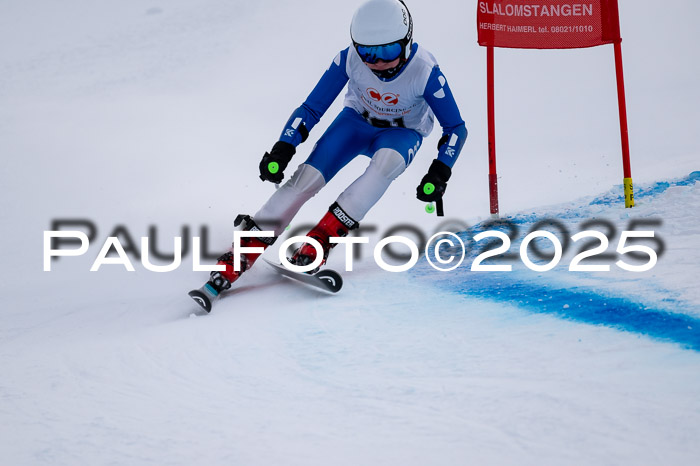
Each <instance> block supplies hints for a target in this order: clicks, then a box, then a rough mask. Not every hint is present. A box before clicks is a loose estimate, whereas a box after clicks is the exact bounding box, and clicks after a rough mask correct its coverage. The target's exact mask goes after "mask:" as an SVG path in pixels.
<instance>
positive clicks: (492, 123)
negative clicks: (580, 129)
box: [486, 46, 498, 217]
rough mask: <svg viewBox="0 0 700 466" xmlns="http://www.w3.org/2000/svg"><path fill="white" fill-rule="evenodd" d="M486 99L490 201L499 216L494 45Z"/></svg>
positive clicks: (493, 212) (489, 50) (488, 49)
mask: <svg viewBox="0 0 700 466" xmlns="http://www.w3.org/2000/svg"><path fill="white" fill-rule="evenodd" d="M486 87H487V89H486V99H487V107H488V131H489V139H488V145H489V147H488V151H489V203H490V207H491V216H492V217H498V175H497V174H496V117H495V104H494V71H493V47H491V46H489V47H486Z"/></svg>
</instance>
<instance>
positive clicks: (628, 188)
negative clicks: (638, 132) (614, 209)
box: [613, 40, 634, 207]
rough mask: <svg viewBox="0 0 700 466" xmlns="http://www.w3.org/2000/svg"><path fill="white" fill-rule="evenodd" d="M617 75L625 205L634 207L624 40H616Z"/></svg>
mask: <svg viewBox="0 0 700 466" xmlns="http://www.w3.org/2000/svg"><path fill="white" fill-rule="evenodd" d="M613 45H614V48H615V75H616V78H617V106H618V108H619V111H620V140H621V142H622V172H623V176H624V178H623V185H624V190H625V207H634V188H633V183H632V168H631V164H630V143H629V135H628V130H627V104H626V101H625V77H624V75H623V72H622V41H619V40H618V41H617V42H615V44H613Z"/></svg>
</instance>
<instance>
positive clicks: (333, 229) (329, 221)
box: [289, 202, 359, 274]
mask: <svg viewBox="0 0 700 466" xmlns="http://www.w3.org/2000/svg"><path fill="white" fill-rule="evenodd" d="M358 226H359V223H358V222H356V221H355V220H353V219H352V218H351V217H350V216H349V215H348V214H346V213H345V211H344V210H343V209H342V207H340V205H338V203H337V202H335V203H334V204H333V205H332V206H330V208H329V209H328V212H327V213H326V215H324V216H323V218H322V219H321V221H320V222H318V225H316V226H315V227H313V228H312V229H311V231H309V232H308V233H307V234H306V236H307V237H309V238H313V239H315V240H316V241H318V242H319V243H321V247H322V248H323V261H322V262H321V265H319V266H318V267H316V268H315V269H314V270H312V271H310V272H307V273H309V274H314V273H316V272H318V269H319V268H321V266H322V265H323V264H325V263H326V260H327V259H328V254H329V253H330V250H331V249H333V248H334V247H335V245H336V243H331V242H330V238H331V237H345V236H347V235H348V232H349V231H350V230H354V229H355V228H357V227H358ZM316 255H317V251H316V248H315V247H314V246H313V245H311V244H309V243H304V244H302V245H301V246H300V247H299V249H297V250H296V251H295V252H294V254H293V255H292V257H291V258H290V259H289V261H290V262H291V263H292V264H294V265H309V264H311V263H313V262H314V261H315V260H316Z"/></svg>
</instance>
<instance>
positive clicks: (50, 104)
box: [0, 0, 700, 465]
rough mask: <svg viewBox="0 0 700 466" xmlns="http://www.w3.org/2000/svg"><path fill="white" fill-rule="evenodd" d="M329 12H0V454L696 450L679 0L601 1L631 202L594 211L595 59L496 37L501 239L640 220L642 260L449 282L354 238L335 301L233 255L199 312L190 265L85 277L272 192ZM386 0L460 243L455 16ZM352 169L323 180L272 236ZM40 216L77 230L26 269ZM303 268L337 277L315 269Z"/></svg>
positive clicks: (282, 6) (699, 303) (609, 179)
mask: <svg viewBox="0 0 700 466" xmlns="http://www.w3.org/2000/svg"><path fill="white" fill-rule="evenodd" d="M355 6H356V4H355V3H354V2H324V1H321V0H309V1H307V2H303V4H300V3H288V2H279V1H272V0H261V1H258V2H245V1H239V0H234V1H221V0H205V1H200V2H192V1H189V0H173V1H170V2H167V3H153V2H147V3H144V2H141V1H138V0H125V1H121V2H112V3H104V2H99V3H95V2H88V1H84V0H66V1H64V2H61V3H60V4H57V3H54V2H48V1H36V2H3V3H0V43H2V44H4V45H3V47H2V48H0V186H1V187H2V193H3V195H2V196H1V197H0V238H2V242H0V257H1V258H2V264H3V266H2V267H1V268H0V292H2V295H3V296H4V297H5V299H4V301H3V305H2V307H1V308H0V370H1V373H2V375H1V376H0V461H1V462H2V463H3V464H21V465H25V464H27V465H29V464H32V465H33V464H51V465H56V464H71V465H72V464H192V463H194V462H198V463H209V464H240V465H249V464H260V465H269V464H292V465H293V464H304V465H309V464H340V465H344V464H348V465H349V464H386V465H394V464H415V465H422V464H437V465H454V464H519V465H520V464H537V465H541V464H553V465H554V464H557V465H558V464H627V463H634V464H696V463H697V461H698V459H699V458H700V447H699V446H698V443H697V438H698V436H699V434H700V432H699V431H700V397H699V396H698V395H699V394H700V375H699V374H700V370H699V369H700V352H699V351H698V350H699V349H700V338H699V337H698V332H699V331H700V325H699V324H698V320H699V319H700V294H698V293H699V292H698V288H697V285H696V283H695V282H696V281H697V280H696V279H695V275H696V274H697V273H698V265H697V264H698V260H699V259H700V257H699V256H700V252H699V250H700V249H699V246H700V238H699V237H698V235H699V234H700V233H699V232H700V221H698V220H697V218H696V217H697V216H696V215H694V213H696V212H697V211H698V208H699V207H700V185H698V183H697V173H696V170H698V169H699V166H700V165H699V164H698V162H700V159H699V157H698V154H700V143H699V142H698V139H697V138H696V137H695V135H694V131H695V130H696V129H697V127H698V123H700V118H699V116H700V115H699V113H698V105H697V103H698V101H700V99H699V98H698V97H700V95H699V93H700V91H698V89H697V85H696V81H697V76H698V72H699V71H700V69H699V68H698V67H699V66H700V65H699V63H700V59H699V58H700V57H699V56H698V55H699V53H698V51H699V48H698V47H697V41H696V40H695V37H694V31H695V25H694V22H693V21H694V19H693V18H695V17H697V14H698V13H699V12H700V6H699V5H698V4H697V3H696V2H691V1H689V0H673V1H671V2H664V3H663V4H662V3H661V2H652V1H648V0H636V1H634V2H632V1H626V0H621V1H620V10H621V18H622V31H623V37H624V40H625V42H624V47H623V52H624V57H625V71H626V75H627V83H626V84H627V100H628V110H629V113H630V138H631V146H632V162H633V165H632V166H633V174H634V179H635V182H636V188H637V189H636V197H637V207H636V208H635V209H633V210H625V209H623V208H622V202H621V200H620V196H621V187H620V186H619V183H620V181H621V164H620V160H619V133H618V132H617V113H616V108H615V105H616V104H615V85H614V78H613V75H612V50H610V48H609V47H600V48H595V49H588V50H581V51H573V52H554V51H553V52H534V51H513V50H498V51H497V53H496V59H497V62H496V63H497V83H496V85H497V112H498V138H499V139H498V141H499V146H498V147H499V170H500V176H501V178H500V180H499V182H500V187H501V206H502V211H503V212H502V213H503V218H504V219H506V220H509V221H511V222H512V224H513V225H515V226H516V227H517V228H518V235H517V237H516V238H515V239H514V242H513V245H512V247H511V252H517V248H518V247H519V244H520V241H521V240H522V237H523V236H524V234H525V233H527V232H528V231H529V230H530V229H531V228H532V227H533V226H534V225H535V224H536V223H538V222H540V220H542V219H555V220H557V221H559V222H560V225H563V226H564V227H565V228H566V229H567V230H568V232H569V233H570V234H574V233H576V232H578V231H581V230H582V229H583V225H584V224H586V223H587V222H589V221H592V220H598V221H600V220H602V221H605V222H606V223H605V225H608V226H609V225H610V224H612V225H613V227H614V228H615V230H616V231H615V234H609V235H608V236H609V237H610V248H609V252H610V251H614V249H615V246H616V245H617V241H618V239H619V235H620V232H621V231H624V230H626V229H628V228H629V225H630V221H637V222H639V221H640V220H644V221H652V222H657V223H654V224H653V226H652V227H651V228H652V229H653V230H654V232H655V234H656V237H657V238H659V239H660V240H661V241H662V242H663V245H664V249H663V251H660V253H659V261H658V263H657V265H656V266H655V267H654V268H653V269H652V270H650V271H649V272H645V273H642V274H633V273H629V272H625V271H622V270H620V269H619V268H617V267H616V266H615V265H614V260H617V259H618V257H616V258H615V259H614V260H608V261H607V262H606V263H609V264H611V271H610V272H604V273H603V272H591V273H579V272H577V273H574V272H570V271H568V270H567V266H568V264H569V263H570V261H571V257H572V255H573V254H574V253H575V252H577V248H575V247H573V246H572V247H570V248H569V249H568V251H567V254H565V255H564V257H563V258H562V262H561V264H560V265H559V266H558V267H556V268H555V269H554V270H552V271H550V272H542V273H536V272H532V271H530V270H528V269H526V268H525V267H524V265H523V264H522V261H520V260H519V259H517V258H516V259H515V260H511V261H509V263H510V264H512V265H513V271H512V272H506V273H490V272H470V270H469V264H470V263H471V262H472V261H473V259H474V250H471V251H470V253H469V254H468V255H467V258H466V260H465V263H464V264H463V265H462V266H460V267H459V268H457V269H455V270H454V271H452V272H447V273H442V272H438V271H435V270H434V269H432V268H431V267H430V266H429V265H428V264H427V263H426V262H425V261H424V260H421V261H420V262H419V264H418V265H416V266H415V267H414V268H413V269H411V271H409V272H405V273H399V274H392V273H389V272H385V271H383V270H381V269H380V268H379V267H378V266H377V265H376V264H375V263H374V261H372V260H371V259H369V257H370V256H369V250H368V249H367V250H363V259H361V260H358V261H357V262H356V264H355V271H354V272H351V273H346V274H345V281H346V284H345V288H344V289H343V291H342V292H341V293H340V294H338V295H333V296H328V295H325V294H323V293H321V292H319V291H315V290H311V289H307V288H305V287H303V286H300V285H298V284H296V283H293V282H290V281H288V280H286V279H283V278H282V277H278V276H277V275H275V274H274V273H272V272H271V271H270V270H268V269H267V268H266V267H265V266H264V265H262V264H261V265H259V266H257V267H256V268H254V269H253V270H252V271H250V272H249V273H248V274H247V275H246V276H245V278H244V279H243V280H242V281H241V282H240V286H239V287H237V289H236V290H233V291H232V292H231V293H229V295H228V296H226V297H225V298H224V299H222V300H221V301H220V302H219V303H218V304H217V307H216V309H215V311H214V312H213V313H212V314H211V315H207V316H204V315H202V313H201V312H199V311H198V310H196V309H195V308H193V305H192V303H191V302H190V300H189V298H188V297H187V296H186V294H185V293H186V291H187V290H189V289H190V288H192V287H195V286H199V285H200V284H201V283H202V281H203V280H204V278H205V276H206V274H203V273H195V272H192V270H191V255H188V256H186V257H185V258H184V260H183V265H182V266H181V267H180V268H179V269H178V270H176V271H174V272H170V273H163V274H158V273H153V272H148V271H147V270H145V269H144V268H143V267H142V266H141V265H140V264H139V262H138V260H134V265H135V268H136V271H135V272H127V271H125V270H124V268H123V267H122V266H117V265H106V266H103V267H102V268H101V270H100V271H99V272H97V273H91V272H89V269H90V266H91V265H92V262H93V260H94V259H95V257H96V256H97V254H98V252H99V250H100V247H101V245H102V243H103V242H104V241H105V239H106V238H107V236H109V235H110V234H111V233H112V232H113V231H114V230H115V229H117V228H118V227H120V226H122V227H123V228H122V232H123V231H127V232H128V233H129V234H130V235H131V236H132V237H133V238H134V239H135V240H138V238H139V237H140V236H146V235H147V234H148V232H149V227H150V226H155V227H156V228H157V235H156V236H157V240H158V244H159V249H161V250H163V251H171V250H172V238H173V237H174V236H176V235H180V234H181V233H182V229H183V227H187V228H189V230H188V231H186V233H187V234H186V235H183V236H194V235H196V234H198V232H200V227H201V226H206V227H208V235H202V236H207V238H208V240H209V248H210V249H211V250H216V249H219V248H220V247H221V248H223V247H225V246H226V245H227V244H228V243H229V242H230V237H231V230H232V220H233V218H234V217H235V215H236V214H238V213H240V212H252V211H254V210H255V209H257V207H258V206H259V205H260V204H261V203H262V202H263V201H264V199H265V198H266V196H268V195H269V194H270V193H271V192H272V190H273V188H272V187H271V186H270V185H267V184H263V183H260V182H259V180H257V177H256V175H255V173H256V172H257V164H258V162H259V157H260V155H261V154H262V153H263V152H264V151H265V150H269V148H270V146H271V145H272V143H273V142H274V141H275V139H276V138H277V136H278V132H279V130H280V128H281V125H282V124H283V123H284V121H286V118H287V117H288V115H289V113H290V112H291V111H292V109H293V108H295V107H296V106H297V105H298V104H299V103H300V102H301V101H302V100H303V98H304V97H305V95H306V94H307V93H308V92H309V90H310V89H311V88H312V86H313V85H314V84H315V82H316V79H317V78H318V76H319V75H320V74H321V72H322V71H323V70H324V69H325V68H326V67H327V66H328V63H330V60H332V58H333V57H334V56H335V54H336V53H337V51H338V50H339V49H340V48H343V47H345V46H347V43H348V37H347V29H348V26H349V21H350V17H351V14H352V11H353V9H354V8H355ZM409 6H410V7H411V10H412V12H413V14H414V17H415V28H416V29H415V34H416V39H417V40H418V41H419V42H420V43H421V44H423V45H425V46H426V47H428V48H429V49H430V50H431V51H432V52H434V54H435V55H436V57H437V59H438V60H439V61H440V63H441V66H442V68H443V70H444V72H445V74H446V75H447V78H448V80H449V81H450V85H451V87H452V89H453V92H454V94H455V95H456V96H457V99H458V103H459V104H460V106H461V108H462V113H463V116H464V118H465V120H466V121H467V124H468V127H469V130H470V139H469V141H468V142H467V145H466V146H465V151H464V153H463V155H462V159H461V160H460V161H459V162H458V165H457V166H456V168H455V174H454V178H453V180H452V181H451V183H450V187H449V189H448V194H447V197H446V211H447V212H446V213H447V216H448V218H449V219H450V220H451V221H452V223H453V224H461V225H465V224H466V225H468V226H470V227H472V228H468V229H467V228H458V229H457V231H458V232H459V236H460V237H461V238H462V239H464V240H467V243H468V244H472V243H470V242H469V241H470V240H469V239H470V238H472V237H473V235H474V234H475V233H477V232H479V231H482V230H489V229H492V228H496V227H495V226H493V225H489V224H487V223H486V222H487V221H488V219H487V206H488V202H487V187H486V181H487V177H486V171H487V168H486V154H485V147H486V142H485V134H486V130H485V121H486V118H485V95H484V94H485V92H484V89H485V83H484V76H485V70H484V62H485V60H484V58H485V54H484V50H483V49H481V48H479V47H478V46H477V45H476V31H475V27H474V26H475V21H474V11H475V8H476V4H475V3H474V2H457V1H454V0H435V1H433V2H417V1H413V2H411V3H410V4H409ZM446 11H447V12H449V13H450V14H445V12H446ZM678 12H683V13H684V14H681V15H679V14H678ZM671 33H673V34H671ZM670 37H674V38H675V39H676V41H675V42H673V44H671V42H670ZM319 38H322V39H323V40H319ZM339 105H340V103H339V102H336V104H334V106H333V107H332V108H331V110H329V115H327V116H326V118H324V120H322V122H321V124H320V125H319V127H318V128H317V130H315V131H314V133H313V134H312V136H311V137H310V141H308V142H307V143H306V144H305V145H304V146H303V147H302V148H300V152H299V155H298V156H297V158H295V161H298V162H301V161H303V158H304V157H305V156H306V154H308V151H310V148H311V147H312V145H313V143H314V141H315V139H314V138H318V137H319V135H320V134H322V131H323V129H324V127H325V126H326V125H328V124H329V122H330V121H331V118H330V115H332V114H334V113H335V112H337V111H338V109H339V108H340V107H339ZM438 137H439V134H438V132H437V131H436V132H435V133H434V134H433V135H431V137H430V138H428V139H427V140H426V142H425V144H424V149H423V150H422V151H421V153H422V155H419V157H418V158H417V159H416V160H415V162H414V163H413V164H412V166H411V167H409V169H408V170H407V172H406V173H405V174H404V175H403V176H402V177H401V178H400V179H399V180H397V182H396V183H395V184H394V186H392V187H391V189H390V191H389V192H388V193H387V196H386V197H385V198H384V199H383V200H382V201H381V202H380V203H379V204H378V205H377V206H376V208H375V209H374V210H373V211H372V212H371V213H370V215H368V217H367V219H366V221H365V222H364V225H367V226H374V227H376V230H375V231H371V232H370V233H369V236H370V241H371V244H370V246H372V245H373V244H375V243H376V241H377V239H378V238H379V237H380V236H382V235H383V234H384V233H386V232H387V231H388V230H390V229H391V227H392V226H395V225H398V224H411V225H414V226H416V227H417V228H418V229H419V230H420V231H422V232H424V233H425V234H426V235H427V234H429V233H432V232H433V231H435V230H438V229H440V228H441V224H442V220H441V219H438V218H436V217H434V216H427V215H426V214H425V213H423V205H422V204H421V203H419V202H417V201H416V200H415V199H414V192H415V185H416V184H417V182H418V180H419V179H420V177H421V176H422V175H423V172H424V171H425V170H426V168H427V167H428V166H429V164H430V160H431V159H432V155H431V151H432V148H433V147H434V146H435V143H436V142H437V139H438ZM363 168H364V163H363V161H362V160H357V161H355V162H353V163H352V164H351V165H350V166H349V167H347V169H346V170H345V171H344V172H342V173H341V174H340V175H339V176H338V177H337V178H336V179H334V180H333V181H332V182H331V183H329V185H328V186H327V187H326V189H325V190H324V192H323V195H319V196H317V198H315V199H313V200H312V201H311V202H310V203H309V204H308V205H307V206H305V207H304V209H303V210H302V211H301V212H300V214H299V217H298V219H297V220H295V224H294V225H293V227H298V226H299V225H303V224H305V223H313V222H315V221H316V220H317V219H318V217H319V215H320V213H321V212H323V211H324V210H325V209H326V208H327V206H328V204H329V203H330V202H331V201H332V200H333V199H334V198H335V196H337V194H338V193H339V192H340V191H342V189H343V188H344V187H345V186H346V185H347V184H348V183H349V182H350V181H351V180H352V179H353V178H354V177H355V176H357V175H358V174H359V173H360V172H361V171H362V170H363ZM57 219H87V220H89V221H91V222H92V223H94V225H95V226H96V229H97V231H96V237H95V239H94V241H93V242H92V244H91V246H90V249H89V250H88V252H87V254H85V255H84V256H82V257H76V258H61V259H60V260H57V261H54V262H53V265H52V271H51V272H43V271H42V265H43V256H42V245H43V232H44V231H45V230H48V229H50V227H51V223H52V221H54V220H57ZM605 225H603V226H602V227H601V224H598V227H599V228H600V229H601V230H602V231H605ZM545 229H546V228H545ZM640 229H641V228H640ZM551 230H552V231H553V232H554V233H555V234H557V236H558V237H559V238H561V239H563V238H564V237H565V236H566V235H563V234H562V233H561V232H560V231H559V230H557V229H556V228H554V229H551ZM650 244H653V243H650ZM472 245H473V244H472ZM541 246H542V248H544V249H546V247H547V243H546V242H543V243H542V244H541ZM577 246H578V245H577ZM274 253H275V252H274V251H270V252H269V253H267V254H268V255H274ZM330 266H332V267H334V268H336V269H340V270H342V255H341V254H337V253H336V254H334V256H333V257H332V258H331V263H330Z"/></svg>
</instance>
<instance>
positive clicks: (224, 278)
mask: <svg viewBox="0 0 700 466" xmlns="http://www.w3.org/2000/svg"><path fill="white" fill-rule="evenodd" d="M242 222H245V223H244V225H243V231H262V229H261V228H260V227H259V226H258V225H257V224H256V223H255V221H254V220H253V219H252V218H251V216H250V215H239V216H238V217H236V220H235V222H234V226H238V225H240V224H241V223H242ZM276 239H277V238H268V237H262V238H246V237H243V238H241V246H243V247H251V248H253V247H257V248H263V249H265V248H267V247H268V246H270V245H272V244H273V243H274V242H275V240H276ZM261 254H262V253H260V254H255V253H242V254H241V267H240V270H238V271H237V270H234V266H233V250H230V251H228V252H226V253H224V254H223V255H222V256H221V257H219V259H218V262H217V265H225V266H226V270H224V271H222V272H212V273H211V277H210V279H209V284H211V286H212V287H214V289H215V290H216V291H217V294H218V293H221V292H222V291H225V290H228V289H229V288H231V284H232V283H233V282H235V281H236V280H238V278H239V277H240V276H241V275H243V272H245V271H246V270H248V269H250V268H251V267H252V266H253V264H254V263H255V261H256V260H258V257H260V256H261Z"/></svg>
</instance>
